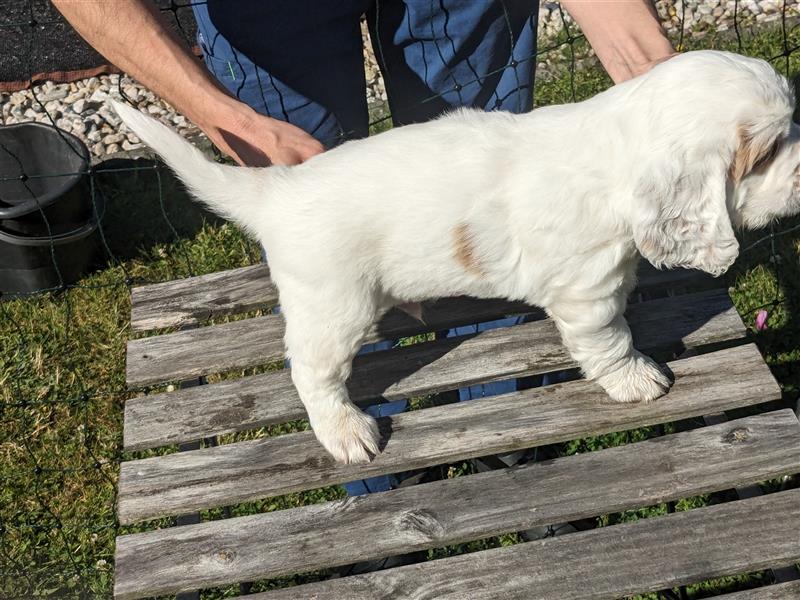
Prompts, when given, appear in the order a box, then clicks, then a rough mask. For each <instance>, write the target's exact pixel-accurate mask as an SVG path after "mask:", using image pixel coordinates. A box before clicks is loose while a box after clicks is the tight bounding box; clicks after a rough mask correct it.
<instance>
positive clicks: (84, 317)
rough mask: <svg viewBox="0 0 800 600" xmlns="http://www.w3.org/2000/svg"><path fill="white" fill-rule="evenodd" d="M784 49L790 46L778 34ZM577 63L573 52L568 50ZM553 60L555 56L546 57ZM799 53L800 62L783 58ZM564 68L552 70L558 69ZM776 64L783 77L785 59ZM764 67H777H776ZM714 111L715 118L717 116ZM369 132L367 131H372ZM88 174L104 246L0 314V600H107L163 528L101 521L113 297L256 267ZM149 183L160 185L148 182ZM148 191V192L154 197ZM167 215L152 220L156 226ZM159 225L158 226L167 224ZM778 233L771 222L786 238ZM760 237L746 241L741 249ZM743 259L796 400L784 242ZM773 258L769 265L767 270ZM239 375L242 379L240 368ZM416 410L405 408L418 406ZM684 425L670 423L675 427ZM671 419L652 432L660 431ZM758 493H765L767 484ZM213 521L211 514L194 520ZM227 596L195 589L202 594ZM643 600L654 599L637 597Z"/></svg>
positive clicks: (732, 277)
mask: <svg viewBox="0 0 800 600" xmlns="http://www.w3.org/2000/svg"><path fill="white" fill-rule="evenodd" d="M743 34H744V35H743V38H744V46H743V48H742V50H743V52H744V53H747V54H753V55H756V56H762V57H765V56H766V57H772V56H776V55H778V54H780V52H781V51H782V48H783V41H782V36H781V33H780V31H779V30H777V29H774V30H769V31H764V30H762V31H761V32H760V33H758V35H755V34H754V32H752V31H747V30H746V31H744V32H743ZM790 36H791V38H790V40H789V41H790V44H789V45H790V46H794V45H796V44H797V42H798V39H796V38H797V37H798V36H797V34H796V33H795V32H791V34H790ZM693 46H701V47H713V48H726V49H736V48H737V43H736V41H735V40H733V39H732V38H731V37H730V36H729V35H728V36H714V35H709V36H708V37H706V38H704V39H703V40H700V41H698V42H688V43H687V48H691V47H693ZM575 50H576V51H577V53H578V55H581V54H582V53H584V52H585V43H584V42H581V41H578V42H576V45H575ZM552 53H553V55H555V54H556V53H560V54H559V55H560V56H561V58H562V59H564V58H567V57H568V53H567V52H564V51H561V50H555V51H553V52H552ZM798 54H800V53H798ZM568 63H569V61H568V60H566V64H568ZM789 63H790V64H789V68H790V71H791V72H795V71H796V70H797V67H798V58H796V57H795V56H794V55H792V56H791V57H790V59H789ZM778 66H783V61H782V60H781V61H779V63H778ZM608 85H609V81H608V78H607V77H606V76H605V74H604V73H603V72H602V71H601V70H600V69H598V68H589V69H584V70H579V71H577V72H576V73H575V74H574V76H573V75H570V71H569V69H568V68H564V69H563V71H562V72H559V73H556V76H555V77H552V78H546V79H545V78H542V79H541V80H540V81H539V82H538V84H537V90H536V101H537V104H538V105H544V104H550V103H555V102H565V101H570V100H572V99H577V100H580V99H582V98H586V97H589V96H591V95H593V94H594V93H596V92H598V91H600V90H602V89H604V88H605V87H607V86H608ZM720 109H721V110H724V107H722V106H721V107H720ZM383 126H385V125H382V127H383ZM159 173H160V175H159V174H158V173H157V172H156V171H154V170H152V169H149V168H147V169H142V170H140V171H138V172H134V173H129V174H119V175H115V176H112V175H102V176H99V177H98V183H99V184H100V187H101V189H102V190H103V191H104V192H105V193H106V195H107V196H108V204H107V208H106V213H105V216H104V232H105V237H106V242H107V248H103V249H102V251H101V254H100V259H99V261H98V264H97V265H96V269H95V270H94V271H93V272H92V274H91V275H89V276H87V277H85V278H84V279H82V280H81V282H80V285H79V286H78V287H75V288H72V289H69V290H67V291H64V292H61V293H54V294H47V295H43V296H38V297H34V298H29V299H23V300H15V301H8V302H5V303H0V482H2V485H0V526H2V531H1V532H0V597H5V596H8V597H15V596H24V597H33V596H58V597H64V596H77V595H81V594H84V595H87V596H89V597H107V596H109V594H110V590H111V586H112V582H113V552H114V537H115V535H116V534H117V533H118V532H119V531H123V532H125V531H134V530H140V529H143V528H148V527H153V526H158V525H165V524H168V523H169V521H168V520H165V521H159V522H157V523H151V524H147V525H145V526H139V527H136V528H127V529H120V528H119V527H118V524H117V522H116V520H115V516H114V500H115V482H116V477H117V473H118V463H119V461H120V459H121V458H123V455H122V453H121V449H120V448H121V429H122V406H123V404H124V401H125V399H126V398H127V397H128V393H126V392H125V391H124V364H125V343H126V341H127V339H128V338H129V337H130V335H131V332H130V329H129V311H130V304H129V287H130V286H131V285H133V284H135V283H137V282H144V281H148V282H152V281H163V280H169V279H175V278H180V277H185V276H187V275H190V274H201V273H207V272H212V271H218V270H222V269H228V268H233V267H239V266H243V265H247V264H251V263H252V262H254V261H256V260H258V256H259V254H258V249H257V247H256V246H255V244H253V243H252V242H251V241H249V240H248V239H247V238H245V237H244V236H243V235H242V234H241V232H240V231H239V230H238V229H236V228H235V227H233V226H231V225H228V224H225V223H223V222H220V221H218V220H216V219H214V218H213V217H211V216H210V215H208V214H205V213H203V212H201V211H199V210H198V209H197V208H196V207H195V206H194V205H192V204H191V203H190V202H189V201H188V200H187V199H186V198H185V196H184V194H183V193H182V192H181V191H180V189H179V187H178V186H177V185H176V184H175V182H174V181H173V179H172V178H171V177H170V176H169V175H168V174H167V173H166V172H159ZM159 176H160V181H159ZM159 191H160V193H159ZM165 216H166V217H167V219H165V218H164V217H165ZM169 223H172V224H174V229H173V227H172V226H170V225H169ZM791 225H793V223H782V224H781V226H780V229H781V230H786V229H787V228H788V227H790V226H791ZM759 237H760V235H747V236H745V237H744V240H743V247H744V246H746V245H748V244H750V243H752V242H753V241H755V240H756V239H758V238H759ZM774 243H775V250H774V252H773V251H772V248H771V243H770V242H769V241H768V242H766V243H762V244H760V245H758V246H756V247H754V248H752V249H750V250H748V251H747V252H746V253H744V255H743V256H742V257H741V258H740V260H739V261H738V262H737V264H736V266H735V268H734V269H733V271H732V272H731V273H730V274H729V275H728V277H727V280H726V283H727V285H729V286H730V290H731V294H732V297H733V298H734V301H735V303H736V306H737V308H738V309H739V311H740V312H741V314H742V315H743V318H744V320H745V322H746V324H747V325H748V326H749V327H751V328H752V326H753V319H754V316H755V311H757V310H758V309H759V308H761V307H767V308H768V309H769V311H770V320H769V329H767V330H766V331H763V332H756V331H755V330H753V337H754V339H755V341H756V342H757V343H758V345H759V347H760V348H761V350H762V352H763V353H764V356H765V357H766V358H767V361H768V363H769V365H770V367H771V368H772V370H773V372H774V373H775V375H776V377H777V378H778V380H779V381H780V383H781V385H782V386H783V389H784V391H785V396H786V398H787V399H788V400H796V399H797V397H798V394H799V393H800V321H799V320H798V314H799V313H798V302H800V289H798V286H800V268H799V267H798V256H799V255H800V235H799V234H797V233H793V234H790V235H785V236H780V237H777V238H776V239H775V240H774ZM774 255H778V256H780V257H781V259H780V262H776V261H775V260H774V258H773V256H774ZM247 372H248V373H250V372H252V370H249V371H247ZM428 402H429V399H418V400H417V403H418V404H419V405H420V406H422V405H425V404H427V403H428ZM684 425H685V424H684ZM305 426H306V424H305V423H304V422H297V423H293V424H289V425H285V426H280V427H275V428H270V429H266V430H260V431H257V432H250V433H248V434H246V437H255V436H263V435H275V434H278V433H283V432H286V431H288V430H292V429H297V428H302V427H305ZM680 426H681V424H676V425H674V426H667V430H668V431H670V430H673V429H675V428H679V427H680ZM656 434H658V431H657V430H655V429H653V428H646V429H640V430H635V431H632V432H623V433H619V434H612V435H608V436H601V437H596V438H589V439H585V440H578V441H575V442H571V443H569V444H564V445H563V446H561V447H560V448H559V450H560V452H561V453H563V454H573V453H576V452H586V451H591V450H595V449H598V448H604V447H609V446H614V445H619V444H624V443H629V442H632V441H636V440H639V439H646V438H647V437H650V436H653V435H656ZM470 472H471V467H470V465H469V464H457V465H451V466H449V467H448V468H446V473H447V476H449V477H459V476H463V475H467V474H469V473H470ZM768 485H770V486H771V487H772V488H774V483H769V484H768ZM726 495H729V492H721V493H719V494H711V495H708V496H704V497H700V498H691V499H685V500H681V501H680V502H678V503H676V505H675V510H688V509H690V508H694V507H697V506H702V505H706V504H709V503H713V502H717V501H720V500H722V499H724V498H726ZM341 496H342V490H341V489H340V488H338V487H330V488H324V489H321V490H315V491H311V492H307V493H300V494H291V495H288V496H284V497H280V498H272V499H268V500H263V501H259V502H253V503H248V504H243V505H240V506H237V507H234V508H233V511H232V512H233V514H234V515H239V514H249V513H253V512H263V511H271V510H279V509H284V508H288V507H292V506H299V505H302V504H308V503H314V502H323V501H326V500H330V499H334V498H339V497H341ZM669 508H670V507H668V506H667V505H659V506H655V507H645V508H641V509H637V510H634V511H626V512H624V513H621V514H617V515H603V516H601V517H599V518H597V519H596V520H595V522H594V523H593V524H594V526H607V525H611V524H613V523H617V522H622V521H630V520H635V519H638V518H641V517H646V516H654V515H657V514H663V513H665V512H667V510H668V509H669ZM204 516H205V517H206V518H220V517H222V516H223V515H222V512H221V511H207V512H206V513H205V514H204ZM517 542H518V536H517V535H516V534H514V533H513V532H512V533H509V534H508V535H505V536H500V537H496V538H491V539H488V540H479V541H476V542H472V543H469V544H461V545H455V546H449V547H446V548H439V549H434V550H431V551H430V553H429V555H430V557H432V558H438V557H443V556H449V555H453V554H459V553H463V552H468V551H474V550H478V549H483V548H489V547H496V546H501V545H508V544H513V543H517ZM324 576H325V573H324V572H320V573H312V574H306V575H302V576H297V577H289V578H283V579H280V580H272V581H269V582H259V583H257V584H256V585H255V586H254V590H259V589H268V588H270V587H275V586H278V585H287V584H294V583H302V582H305V581H312V580H315V579H318V578H320V577H324ZM766 578H768V576H767V575H765V574H751V575H746V574H745V575H742V576H738V577H732V578H724V579H721V580H715V581H713V582H705V583H702V584H698V585H694V586H690V587H689V589H688V595H689V597H690V598H702V597H706V596H709V595H713V594H715V593H719V592H721V591H732V590H735V589H742V588H746V587H752V586H755V585H758V584H759V583H760V582H762V581H764V580H765V579H766ZM237 593H238V587H232V588H229V589H226V590H216V591H209V592H207V593H205V595H204V597H207V598H217V597H223V596H231V595H235V594H237ZM644 597H647V598H655V597H656V595H655V594H650V595H647V596H644Z"/></svg>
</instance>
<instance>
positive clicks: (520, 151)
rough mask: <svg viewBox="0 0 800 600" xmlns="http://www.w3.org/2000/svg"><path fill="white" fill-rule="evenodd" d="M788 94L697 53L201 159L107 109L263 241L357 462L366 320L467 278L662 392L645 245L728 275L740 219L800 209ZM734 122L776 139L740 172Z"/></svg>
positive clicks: (305, 380)
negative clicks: (297, 149)
mask: <svg viewBox="0 0 800 600" xmlns="http://www.w3.org/2000/svg"><path fill="white" fill-rule="evenodd" d="M793 103H794V100H793V98H792V95H791V92H790V91H789V87H788V85H787V83H786V81H785V79H784V78H783V77H781V76H780V75H778V74H777V73H775V71H774V70H773V69H772V68H771V67H770V66H769V65H768V64H767V63H766V62H764V61H760V60H755V59H751V58H744V57H741V56H737V55H734V54H729V53H724V52H714V51H701V52H693V53H687V54H684V55H681V56H678V57H676V58H673V59H671V60H669V61H667V62H665V63H663V64H661V65H659V66H657V67H656V68H655V69H653V70H652V71H650V72H649V73H647V74H645V75H643V76H641V77H638V78H636V79H634V80H631V81H628V82H626V83H623V84H621V85H618V86H615V87H613V88H611V89H609V90H607V91H606V92H603V93H601V94H599V95H597V96H596V97H594V98H592V99H590V100H587V101H585V102H581V103H578V104H570V105H563V106H550V107H545V108H540V109H537V110H535V111H533V112H532V113H529V114H524V115H513V114H509V113H505V112H490V113H486V112H479V111H476V110H459V111H457V112H455V113H453V114H450V115H447V116H444V117H442V118H440V119H438V120H436V121H433V122H430V123H425V124H419V125H410V126H407V127H401V128H397V129H394V130H391V131H389V132H387V133H383V134H380V135H378V136H375V137H371V138H368V139H364V140H357V141H352V142H348V143H346V144H344V145H343V146H341V147H339V148H336V149H334V150H331V151H329V152H326V153H324V154H321V155H319V156H316V157H314V158H313V159H311V160H309V161H307V162H306V163H304V164H302V165H299V166H296V167H271V168H266V169H245V168H238V167H231V166H222V165H219V164H214V163H211V162H208V161H207V160H206V159H205V158H204V157H203V155H202V154H201V153H200V152H198V151H197V150H195V149H194V148H192V147H191V146H190V145H189V144H188V143H186V142H185V141H184V140H182V139H181V138H180V137H179V136H178V135H177V134H175V133H173V132H172V131H170V130H169V129H168V128H166V127H164V126H162V125H160V124H158V123H156V122H155V121H153V120H152V119H150V118H149V117H146V116H144V115H142V114H141V113H139V112H137V111H136V110H134V109H132V108H129V107H127V106H124V105H120V104H115V108H116V110H117V112H118V113H119V115H120V117H122V119H123V120H124V121H125V123H126V124H127V125H128V126H129V127H130V128H131V129H132V130H133V131H134V132H135V133H136V134H137V135H138V136H139V137H140V138H141V139H142V140H144V141H145V142H146V143H147V144H149V145H150V146H151V147H153V148H154V149H155V150H156V151H157V152H159V153H160V154H161V155H162V156H163V158H164V160H165V161H166V162H167V163H168V164H169V165H170V166H171V167H172V168H173V169H175V171H176V172H177V173H178V175H179V176H180V177H181V178H182V179H183V180H184V181H185V183H186V184H187V185H188V187H189V189H190V190H191V191H192V192H193V193H194V194H195V195H196V196H197V197H198V198H199V199H200V200H201V201H203V202H204V203H205V204H207V205H208V206H209V207H210V208H211V209H213V210H215V211H217V212H219V213H220V214H222V215H224V216H226V217H229V218H231V219H233V220H235V221H236V222H237V223H239V224H240V225H242V226H243V227H245V228H246V229H247V230H248V231H249V232H250V233H252V234H253V235H254V236H255V237H257V238H258V240H259V241H260V242H261V243H263V245H264V246H265V248H266V250H267V254H268V256H269V263H270V269H271V273H272V277H273V278H274V281H275V283H276V284H277V286H278V289H279V290H280V302H281V305H282V309H283V314H284V316H285V318H286V346H287V355H288V356H289V357H290V358H291V360H292V378H293V381H294V383H295V385H296V387H297V390H298V392H299V394H300V397H301V399H302V400H303V403H304V405H305V407H306V409H307V411H308V416H309V419H310V422H311V426H312V427H313V429H314V432H315V433H316V435H317V438H318V439H319V441H320V442H321V443H322V444H323V445H324V446H325V448H327V449H328V451H329V452H330V453H331V454H332V455H333V456H334V457H335V458H336V459H337V460H339V461H342V462H362V461H366V460H369V456H370V455H371V454H375V453H376V452H378V440H379V434H378V430H377V427H376V424H375V421H374V420H373V419H372V418H371V417H369V416H367V415H365V414H364V413H362V412H361V411H359V410H358V409H356V408H355V407H354V405H353V404H352V403H351V402H350V400H349V398H348V394H347V390H346V388H345V380H346V379H347V378H348V376H349V375H350V368H351V361H352V359H353V356H354V355H355V354H356V352H357V351H358V349H359V348H360V346H361V344H362V341H363V339H364V336H365V332H367V331H368V329H369V328H370V326H371V325H372V324H373V322H374V321H375V320H376V319H377V318H379V316H380V315H381V314H383V313H384V312H385V311H386V310H387V309H388V308H390V307H392V306H395V305H398V304H402V303H411V302H419V301H423V300H428V299H432V298H439V297H444V296H455V295H462V294H463V295H470V296H477V297H484V298H489V297H493V298H494V297H505V298H509V299H512V300H524V301H526V302H528V303H530V304H535V305H539V306H542V307H544V308H545V309H546V310H547V312H548V313H549V314H550V315H551V316H552V318H553V319H554V321H555V323H556V324H557V326H558V328H559V329H560V331H561V333H562V336H563V340H564V343H565V345H566V346H567V348H568V349H569V350H570V352H571V354H572V356H573V357H574V358H575V359H576V360H577V361H578V362H579V363H580V365H581V367H582V368H583V372H584V373H585V375H586V376H587V377H590V378H594V379H596V380H597V381H598V382H599V383H600V384H601V385H602V386H603V387H604V388H605V389H606V390H607V392H608V393H609V395H610V396H611V397H612V398H613V399H615V400H618V401H623V402H633V401H647V400H652V399H654V398H657V397H658V396H660V395H662V394H663V393H665V392H666V391H667V389H668V387H669V381H668V379H667V378H666V377H665V376H664V375H663V374H662V372H661V370H660V369H659V368H658V366H657V365H656V364H655V363H653V361H652V360H651V359H649V358H647V357H645V356H643V355H642V354H640V353H639V352H638V351H636V350H635V349H634V348H633V345H632V343H631V335H630V331H629V329H628V325H627V323H626V322H625V319H624V317H623V312H624V310H625V304H626V296H627V294H628V293H629V292H630V290H631V289H632V287H633V286H634V284H635V281H634V277H635V268H636V262H637V259H638V255H637V250H639V251H640V252H641V253H642V255H644V256H645V258H647V259H648V260H650V261H651V262H652V263H653V264H655V265H656V266H659V267H667V268H671V267H676V266H681V267H691V268H698V269H702V270H704V271H707V272H709V273H712V274H714V275H719V274H721V273H723V272H724V271H725V270H726V269H727V268H728V267H729V266H730V265H731V263H732V262H733V261H734V259H735V258H736V255H737V253H738V243H737V242H736V238H735V237H734V233H733V227H732V221H733V223H735V224H737V225H741V226H747V227H752V226H763V225H764V224H766V223H767V222H769V221H770V220H771V219H773V218H776V217H778V216H783V215H788V214H793V213H797V212H798V211H799V210H800V201H798V194H797V189H796V182H795V179H796V178H797V169H798V163H800V149H798V140H800V134H799V133H798V127H797V126H795V125H793V124H791V113H792V109H793V105H794V104H793ZM742 131H746V132H747V134H748V136H749V137H750V138H752V139H753V140H756V141H758V142H759V143H772V141H774V140H775V139H782V140H783V142H782V144H781V147H780V150H779V151H778V153H777V156H776V158H775V159H774V160H773V161H772V163H771V165H769V166H768V168H767V169H766V170H765V171H763V172H759V173H755V172H753V173H751V174H748V175H746V176H744V178H743V179H741V181H738V182H734V181H732V178H731V175H730V168H731V165H732V163H733V161H734V160H735V156H736V153H737V151H739V150H740V146H741V135H742V133H741V132H742ZM459 244H460V246H459ZM459 248H460V249H459ZM465 248H466V250H465ZM465 256H466V259H465Z"/></svg>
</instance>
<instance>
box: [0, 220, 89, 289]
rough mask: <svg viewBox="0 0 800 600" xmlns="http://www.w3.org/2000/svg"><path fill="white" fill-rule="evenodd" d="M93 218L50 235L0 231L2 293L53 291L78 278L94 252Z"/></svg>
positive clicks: (0, 279)
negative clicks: (26, 234) (73, 227)
mask: <svg viewBox="0 0 800 600" xmlns="http://www.w3.org/2000/svg"><path fill="white" fill-rule="evenodd" d="M95 231H97V223H96V222H95V221H94V220H93V219H92V220H91V221H89V222H87V223H86V224H84V225H83V227H80V228H78V229H76V230H74V231H70V232H68V233H65V234H61V235H57V236H53V237H47V236H45V237H31V236H21V235H14V234H11V233H9V232H6V231H2V230H0V291H2V294H3V296H5V297H13V296H15V295H19V294H29V293H33V292H39V291H45V290H55V289H58V288H59V287H60V286H61V285H66V284H69V283H73V282H75V281H77V280H78V279H79V278H80V276H81V275H82V274H83V273H84V272H85V271H86V268H87V267H88V266H89V264H90V263H91V260H92V256H93V255H94V251H95V239H94V233H95Z"/></svg>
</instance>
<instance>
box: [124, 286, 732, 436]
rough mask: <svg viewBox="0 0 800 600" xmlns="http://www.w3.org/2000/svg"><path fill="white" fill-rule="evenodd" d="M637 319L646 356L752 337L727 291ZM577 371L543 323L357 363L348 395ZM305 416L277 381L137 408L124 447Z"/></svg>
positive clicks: (642, 307) (359, 397) (162, 398)
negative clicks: (660, 351)
mask: <svg viewBox="0 0 800 600" xmlns="http://www.w3.org/2000/svg"><path fill="white" fill-rule="evenodd" d="M628 315H629V319H630V323H631V329H632V330H633V334H634V338H635V339H636V344H637V347H638V348H639V349H641V350H643V351H645V352H652V351H655V350H659V349H660V350H664V349H668V348H673V347H678V346H686V347H699V346H704V345H708V344H714V343H718V342H722V341H725V340H732V339H739V338H741V337H743V336H744V335H745V328H744V325H743V324H742V321H741V319H740V318H739V315H738V314H737V313H736V310H735V309H734V308H733V306H732V304H731V301H730V298H728V296H727V294H726V293H724V292H719V291H714V292H703V293H700V294H691V295H688V296H681V297H677V298H669V299H663V300H653V301H649V302H643V303H641V304H637V305H635V306H631V307H630V309H629V311H628ZM254 320H255V319H254ZM214 329H216V327H210V328H204V329H202V331H204V332H206V331H208V332H210V331H213V330H214ZM202 335H206V336H208V334H206V333H204V334H202ZM246 336H247V333H246V332H244V333H243V334H242V338H241V339H243V340H248V339H250V338H248V337H246ZM156 339H158V338H156ZM205 343H207V345H208V347H209V348H210V349H213V347H214V343H215V338H214V337H213V336H208V337H207V340H206V342H205ZM187 344H188V342H187ZM170 347H171V348H175V349H176V350H177V351H179V352H182V353H183V355H184V356H186V358H187V359H191V358H192V357H191V356H190V352H188V351H187V350H186V348H188V347H189V346H188V345H187V346H186V348H181V347H180V346H178V345H176V344H171V345H170ZM248 350H249V351H251V352H253V351H255V350H253V348H252V347H251V348H247V347H246V345H244V344H243V345H242V352H243V353H245V352H246V351H248ZM159 356H160V354H159ZM154 362H155V364H153V365H152V366H151V368H150V372H152V373H156V372H163V371H165V370H168V369H169V367H170V365H169V364H164V359H161V358H159V359H158V360H157V361H154ZM129 366H130V363H129ZM574 366H575V363H574V362H573V361H572V359H571V358H570V357H569V355H568V354H567V353H566V351H565V349H564V347H563V346H562V344H561V338H560V336H559V334H558V332H557V331H556V328H555V326H554V325H553V323H552V322H551V321H549V320H543V321H537V322H533V323H526V324H524V325H518V326H515V327H511V328H506V329H495V330H491V331H485V332H482V333H480V334H478V335H476V336H471V337H469V336H464V337H461V338H452V339H446V340H437V341H435V342H428V343H424V344H415V345H413V346H406V347H403V348H397V349H394V350H391V351H387V352H377V353H374V354H370V355H366V356H360V357H357V358H356V360H355V362H354V368H353V375H352V377H351V379H350V381H349V382H348V386H349V388H350V393H351V397H352V398H353V399H354V400H355V401H357V402H361V403H364V402H366V401H368V400H369V399H374V398H379V397H384V398H386V399H397V398H407V397H409V396H413V395H420V394H428V393H434V392H440V391H443V390H448V389H454V388H456V387H458V386H465V385H472V384H475V383H483V382H487V381H497V380H502V379H509V378H512V377H521V376H526V375H533V374H536V373H546V372H550V371H555V370H558V369H565V368H570V367H574ZM171 376H174V371H173V375H171ZM304 415H305V412H304V410H303V407H302V404H301V403H300V399H299V398H298V397H297V393H296V392H295V390H294V388H293V386H292V383H291V379H290V376H289V373H288V372H287V371H281V372H277V373H268V374H265V375H258V376H255V377H246V378H243V379H239V380H234V381H225V382H221V383H216V384H212V385H208V386H203V387H201V388H196V389H194V390H192V391H176V392H171V393H168V394H154V395H149V396H142V397H139V398H134V399H131V400H128V401H127V403H126V406H125V430H124V444H125V448H126V449H127V450H137V449H143V448H151V447H154V446H158V445H166V444H173V443H180V442H182V441H186V440H194V439H199V438H202V437H208V436H211V435H217V434H222V433H229V432H233V431H243V430H247V429H253V428H257V427H261V426H264V425H269V424H273V423H279V422H285V421H288V420H292V419H297V418H302V417H303V416H304Z"/></svg>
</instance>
